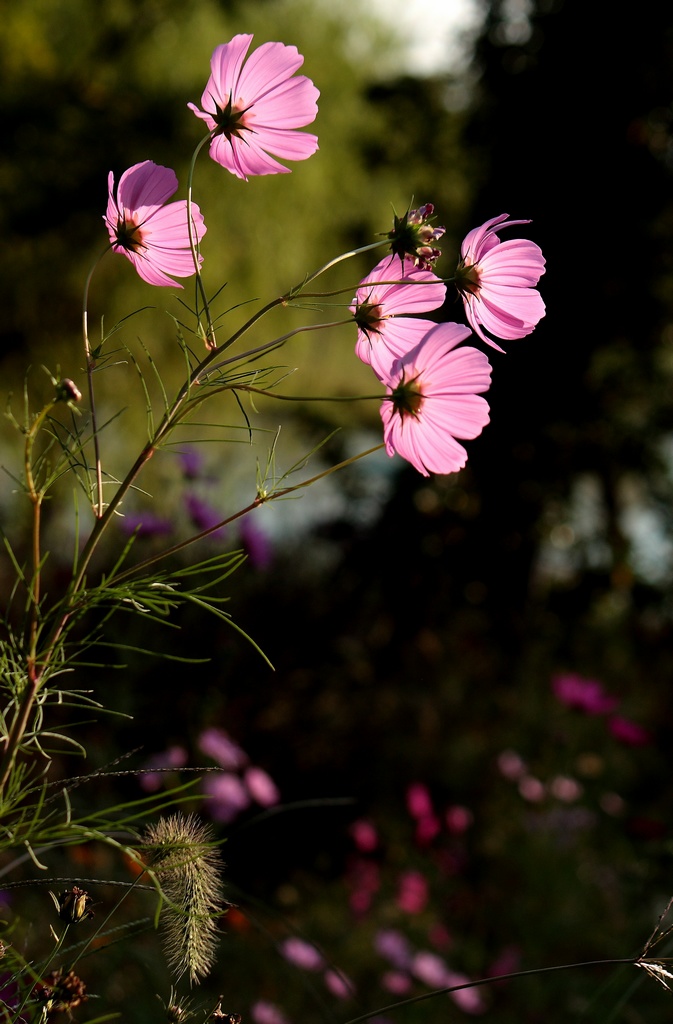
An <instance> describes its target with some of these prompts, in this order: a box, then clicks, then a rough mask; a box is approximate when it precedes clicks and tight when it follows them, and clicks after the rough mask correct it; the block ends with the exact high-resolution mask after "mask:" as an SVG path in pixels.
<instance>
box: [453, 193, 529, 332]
mask: <svg viewBox="0 0 673 1024" xmlns="http://www.w3.org/2000/svg"><path fill="white" fill-rule="evenodd" d="M507 218H508V214H506V213H502V214H500V216H499V217H492V218H491V219H490V220H487V221H486V222H485V223H484V224H482V225H481V226H480V227H478V228H474V229H473V230H472V231H470V232H468V234H467V235H466V236H465V238H464V239H463V244H462V246H461V249H460V257H461V258H460V263H459V264H458V267H457V269H456V273H455V282H456V287H457V289H458V291H459V292H460V293H461V295H462V297H463V303H464V305H465V315H466V316H467V319H468V321H469V322H470V324H471V325H472V329H473V330H474V332H475V334H478V335H479V337H480V338H481V339H482V341H485V342H486V343H487V345H492V346H493V348H497V349H498V351H499V352H502V351H503V349H501V348H500V346H499V345H498V344H497V343H496V342H495V341H494V340H493V338H490V337H489V336H488V335H487V334H485V333H484V331H483V330H482V327H485V328H486V330H487V331H490V333H491V334H494V335H495V337H496V338H501V339H504V340H507V341H509V340H511V339H513V338H523V337H524V336H525V335H526V334H530V332H531V331H532V330H533V328H534V327H535V325H536V324H537V323H538V321H539V320H540V319H541V318H542V317H543V316H544V313H545V307H544V302H543V301H542V297H541V295H540V293H539V292H538V291H537V290H536V289H535V288H534V287H533V286H534V285H536V284H537V283H538V281H539V280H540V278H541V277H542V275H543V274H544V266H545V260H544V256H543V255H542V250H541V249H540V247H539V246H538V245H536V244H535V242H529V241H528V240H527V239H524V238H512V239H509V240H508V241H506V242H502V241H501V240H500V239H499V238H498V236H497V234H496V229H497V230H498V231H503V230H504V229H505V228H511V227H513V226H514V225H516V224H529V223H530V221H528V220H508V219H507Z"/></svg>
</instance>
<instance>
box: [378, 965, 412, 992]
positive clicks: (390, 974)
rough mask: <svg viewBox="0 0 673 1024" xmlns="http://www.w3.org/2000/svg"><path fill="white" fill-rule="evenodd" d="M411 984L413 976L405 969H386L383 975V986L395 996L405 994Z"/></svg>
mask: <svg viewBox="0 0 673 1024" xmlns="http://www.w3.org/2000/svg"><path fill="white" fill-rule="evenodd" d="M411 986H412V980H411V978H410V977H409V975H408V974H405V973H404V972H403V971H385V972H384V973H383V974H382V975H381V987H382V988H385V989H386V990H387V991H388V992H392V993H393V995H395V996H405V995H406V994H407V993H408V992H409V989H410V988H411Z"/></svg>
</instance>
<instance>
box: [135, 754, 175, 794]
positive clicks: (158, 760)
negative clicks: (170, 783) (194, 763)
mask: <svg viewBox="0 0 673 1024" xmlns="http://www.w3.org/2000/svg"><path fill="white" fill-rule="evenodd" d="M186 764H187V751H186V750H185V748H184V747H181V746H179V744H174V745H173V746H172V747H169V748H168V749H167V750H162V751H161V752H160V753H158V754H153V755H152V757H150V758H148V760H147V761H145V764H144V765H143V774H142V775H141V776H140V778H139V781H140V786H141V788H142V789H144V790H145V791H146V792H147V793H156V791H157V790H158V789H161V786H162V785H163V781H164V778H165V776H164V773H163V772H154V771H147V769H152V768H184V766H185V765H186Z"/></svg>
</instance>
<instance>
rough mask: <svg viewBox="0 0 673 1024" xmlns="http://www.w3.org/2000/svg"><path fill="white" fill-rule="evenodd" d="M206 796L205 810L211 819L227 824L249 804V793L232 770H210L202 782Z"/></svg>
mask: <svg viewBox="0 0 673 1024" xmlns="http://www.w3.org/2000/svg"><path fill="white" fill-rule="evenodd" d="M202 788H203V793H204V795H205V796H206V797H207V798H208V802H207V804H206V810H207V811H208V813H209V814H210V816H211V818H212V819H213V821H219V822H221V824H223V825H228V824H229V822H231V821H233V820H234V818H236V817H237V816H238V815H239V814H240V813H241V811H244V810H245V809H246V807H249V806H250V803H251V800H250V794H249V792H248V790H247V789H246V787H245V786H244V785H243V780H242V779H241V778H240V777H239V776H238V775H234V774H233V772H210V773H209V774H208V775H206V776H205V778H204V780H203V784H202Z"/></svg>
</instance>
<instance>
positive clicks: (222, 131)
mask: <svg viewBox="0 0 673 1024" xmlns="http://www.w3.org/2000/svg"><path fill="white" fill-rule="evenodd" d="M215 108H216V110H217V113H216V114H215V115H214V117H213V120H214V121H215V125H216V127H215V128H213V136H215V135H224V136H225V137H226V138H227V139H242V138H243V133H244V132H250V131H252V128H250V127H249V126H248V125H247V124H244V123H243V120H242V119H243V117H244V115H245V114H246V113H247V112H248V109H249V108H248V107H246V108H245V110H238V109H237V108H236V107H234V106H233V104H232V102H231V95H230V96H229V102H228V103H227V105H226V107H220V106H219V105H218V104H217V103H216V104H215Z"/></svg>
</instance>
